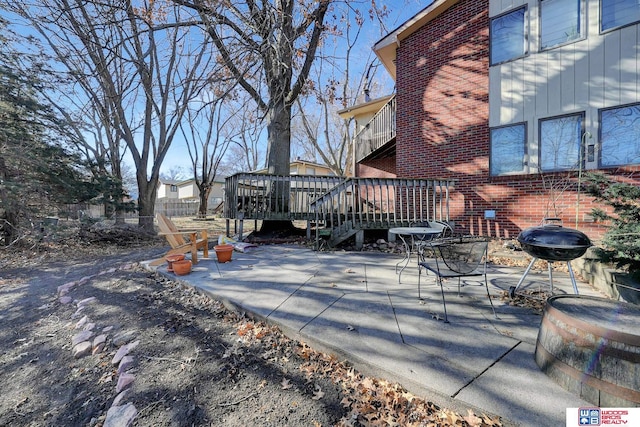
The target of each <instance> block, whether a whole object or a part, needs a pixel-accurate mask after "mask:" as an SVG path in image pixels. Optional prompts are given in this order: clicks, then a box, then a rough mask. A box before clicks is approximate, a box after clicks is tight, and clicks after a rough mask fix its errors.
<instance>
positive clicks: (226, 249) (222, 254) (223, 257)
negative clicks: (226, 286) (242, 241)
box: [213, 245, 233, 262]
mask: <svg viewBox="0 0 640 427" xmlns="http://www.w3.org/2000/svg"><path fill="white" fill-rule="evenodd" d="M213 249H214V250H215V251H216V256H217V257H218V262H229V261H231V254H233V245H216V246H214V247H213Z"/></svg>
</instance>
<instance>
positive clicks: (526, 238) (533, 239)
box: [518, 224, 591, 249]
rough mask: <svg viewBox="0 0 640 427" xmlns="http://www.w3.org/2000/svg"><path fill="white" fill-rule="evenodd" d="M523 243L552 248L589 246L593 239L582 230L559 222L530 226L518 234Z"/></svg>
mask: <svg viewBox="0 0 640 427" xmlns="http://www.w3.org/2000/svg"><path fill="white" fill-rule="evenodd" d="M518 241H519V242H520V243H521V244H525V245H530V246H537V247H541V248H552V249H577V248H585V249H586V248H588V247H590V246H591V240H589V238H588V237H587V235H586V234H584V233H583V232H581V231H578V230H575V229H573V228H565V227H563V226H561V225H557V224H545V225H541V226H537V227H529V228H527V229H525V230H523V231H522V232H521V233H520V234H519V235H518Z"/></svg>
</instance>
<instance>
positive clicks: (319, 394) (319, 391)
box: [312, 384, 324, 400]
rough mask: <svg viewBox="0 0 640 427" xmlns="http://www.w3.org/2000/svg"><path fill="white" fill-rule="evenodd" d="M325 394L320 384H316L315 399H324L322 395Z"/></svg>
mask: <svg viewBox="0 0 640 427" xmlns="http://www.w3.org/2000/svg"><path fill="white" fill-rule="evenodd" d="M323 396H324V392H323V391H322V389H321V388H320V386H319V385H318V384H316V389H315V390H314V392H313V397H312V399H313V400H320V399H322V397H323Z"/></svg>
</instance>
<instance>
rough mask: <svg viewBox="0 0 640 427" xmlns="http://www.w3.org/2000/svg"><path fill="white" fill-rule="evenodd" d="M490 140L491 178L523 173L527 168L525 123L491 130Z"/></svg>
mask: <svg viewBox="0 0 640 427" xmlns="http://www.w3.org/2000/svg"><path fill="white" fill-rule="evenodd" d="M490 138H491V156H490V159H489V169H490V174H491V175H492V176H497V175H506V174H512V173H523V172H525V168H526V166H527V164H526V155H527V143H526V140H527V138H526V125H525V123H518V124H515V125H509V126H502V127H498V128H493V129H491V132H490Z"/></svg>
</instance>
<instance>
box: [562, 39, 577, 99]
mask: <svg viewBox="0 0 640 427" xmlns="http://www.w3.org/2000/svg"><path fill="white" fill-rule="evenodd" d="M575 49H576V44H575V43H574V44H571V45H569V46H566V47H564V48H562V49H561V50H560V52H559V53H560V58H559V59H560V108H561V109H562V111H574V110H576V108H577V107H576V83H575V82H576V52H575Z"/></svg>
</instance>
